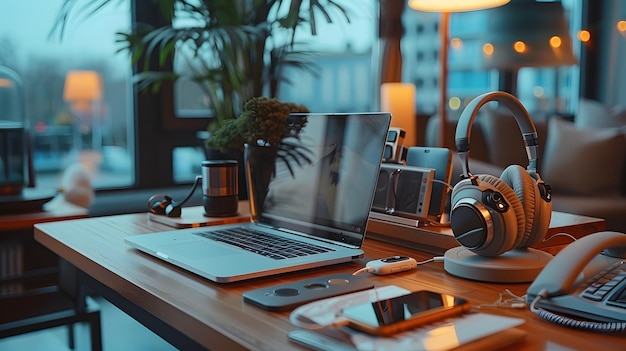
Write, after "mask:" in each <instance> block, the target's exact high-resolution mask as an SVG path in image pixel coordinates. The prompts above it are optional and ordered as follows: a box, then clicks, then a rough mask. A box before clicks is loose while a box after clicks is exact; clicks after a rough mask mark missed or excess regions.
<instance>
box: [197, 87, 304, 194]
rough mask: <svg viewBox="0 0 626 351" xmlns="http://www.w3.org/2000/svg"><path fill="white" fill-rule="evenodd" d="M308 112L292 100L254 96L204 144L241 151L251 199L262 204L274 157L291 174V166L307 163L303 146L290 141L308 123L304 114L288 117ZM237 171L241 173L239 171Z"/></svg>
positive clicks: (271, 175)
mask: <svg viewBox="0 0 626 351" xmlns="http://www.w3.org/2000/svg"><path fill="white" fill-rule="evenodd" d="M298 112H309V110H308V109H307V108H306V107H305V106H303V105H298V104H295V103H285V102H281V101H279V100H277V99H276V98H267V97H262V96H259V97H253V98H251V99H250V100H248V101H247V102H246V103H245V104H244V105H243V111H242V112H241V114H240V115H239V116H238V117H237V118H234V119H229V120H227V121H225V122H224V123H222V124H221V125H220V126H219V128H217V129H216V130H215V131H214V133H213V135H212V136H211V138H209V139H208V141H207V144H208V147H209V148H212V149H215V150H219V151H221V152H224V153H229V151H230V150H243V151H244V153H243V158H244V160H243V162H244V163H245V167H246V169H247V172H242V173H245V174H246V176H247V177H248V178H247V182H248V184H249V185H250V184H253V185H252V186H248V190H253V191H249V193H248V196H249V198H250V200H253V199H254V198H256V199H257V201H256V202H255V203H263V199H264V198H265V195H266V194H267V186H268V184H269V181H270V179H271V178H272V177H273V175H274V173H275V169H274V165H275V161H276V158H278V159H279V160H280V161H282V162H284V164H285V165H286V167H287V169H289V171H290V172H291V173H292V174H293V172H294V171H293V167H294V165H303V164H305V163H310V162H311V160H310V158H309V157H308V155H307V151H308V150H306V149H303V148H302V147H301V146H298V143H296V142H293V141H295V139H298V138H299V134H300V131H301V130H302V128H304V127H305V126H306V124H307V118H306V117H304V116H300V117H295V118H292V119H289V115H290V114H291V113H298ZM242 173H240V174H242Z"/></svg>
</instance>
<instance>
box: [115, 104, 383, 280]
mask: <svg viewBox="0 0 626 351" xmlns="http://www.w3.org/2000/svg"><path fill="white" fill-rule="evenodd" d="M303 118H304V119H306V124H305V126H304V127H303V128H302V129H301V130H300V132H299V133H298V134H297V135H291V136H290V137H288V138H284V139H283V140H282V141H281V146H280V147H279V148H278V152H277V157H275V160H274V165H273V166H274V170H273V172H272V173H273V174H272V176H271V177H270V179H269V184H268V185H267V188H266V189H263V190H262V191H259V189H258V187H257V188H256V189H251V184H259V183H260V182H258V179H256V180H255V179H250V178H251V177H254V176H256V175H255V174H256V172H254V170H253V172H250V173H249V175H250V176H249V177H248V178H249V179H248V190H249V193H250V194H253V193H255V194H259V193H261V194H263V196H254V197H252V196H251V200H250V206H251V213H252V214H253V215H252V221H250V222H245V223H235V224H224V225H216V226H208V227H200V228H186V229H178V230H171V231H164V232H157V233H149V234H140V235H134V236H129V237H126V238H125V242H126V243H128V244H129V245H131V246H133V247H135V248H137V249H139V250H141V251H143V252H146V253H148V254H150V255H153V256H154V257H157V258H159V259H161V260H164V261H167V262H169V263H172V264H174V265H176V266H179V267H181V268H183V269H186V270H188V271H190V272H193V273H195V274H198V275H200V276H202V277H205V278H207V279H209V280H211V281H214V282H217V283H227V282H235V281H241V280H246V279H252V278H259V277H264V276H270V275H276V274H280V273H286V272H293V271H299V270H303V269H308V268H315V267H321V266H326V265H332V264H337V263H342V262H349V261H351V260H355V259H358V258H361V257H363V251H362V250H361V245H362V243H363V240H364V238H365V232H366V228H367V221H368V216H369V213H370V210H371V206H372V201H373V198H374V192H375V190H376V182H377V179H378V173H379V169H380V163H381V160H382V156H383V150H384V146H385V140H386V137H387V130H388V129H389V123H390V121H391V115H390V114H389V113H345V114H314V113H307V114H302V113H294V114H291V115H290V116H289V122H290V123H291V122H293V121H296V120H298V119H299V120H302V119H303ZM246 166H248V165H246ZM261 183H262V182H261ZM183 211H184V209H183ZM285 241H286V242H287V243H284V242H285ZM268 242H269V244H268Z"/></svg>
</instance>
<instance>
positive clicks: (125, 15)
mask: <svg viewBox="0 0 626 351" xmlns="http://www.w3.org/2000/svg"><path fill="white" fill-rule="evenodd" d="M61 2H62V0H34V1H28V2H23V1H12V2H6V3H5V4H3V9H2V11H1V12H0V23H2V26H1V27H0V65H4V66H7V67H9V68H11V69H12V70H14V71H15V72H17V73H18V75H19V76H20V77H21V80H22V83H23V84H22V85H23V92H24V97H25V118H26V121H27V123H28V125H30V127H31V128H30V129H31V135H32V143H33V147H34V148H33V161H34V166H35V171H36V177H37V184H38V186H39V187H45V188H56V187H58V186H59V182H60V177H61V174H62V173H63V171H64V170H65V169H66V168H67V167H68V166H70V165H72V164H74V163H80V164H82V165H83V166H84V167H85V168H86V169H87V170H88V172H89V173H90V174H91V176H92V180H93V184H94V186H95V187H97V188H104V187H119V186H128V185H130V184H132V183H133V182H134V174H135V171H134V156H133V155H134V152H133V150H134V145H133V142H132V135H133V128H134V126H133V123H132V121H133V118H132V114H133V108H132V96H131V92H132V89H131V81H130V77H131V67H130V65H129V64H128V57H127V55H124V54H122V53H117V54H116V49H117V48H116V46H115V32H117V31H123V30H128V28H130V9H129V8H128V7H124V6H111V7H109V8H107V9H105V10H103V11H102V12H101V13H98V14H97V15H95V16H93V18H91V19H90V20H89V22H81V21H72V22H71V24H70V25H69V27H68V28H67V31H66V35H65V37H64V38H63V40H58V39H56V38H49V37H48V35H49V33H50V31H51V30H52V28H53V23H54V20H55V15H56V13H57V11H58V9H59V7H60V5H61ZM1 110H2V108H1V107H0V111H1ZM0 113H1V112H0ZM0 118H1V117H0Z"/></svg>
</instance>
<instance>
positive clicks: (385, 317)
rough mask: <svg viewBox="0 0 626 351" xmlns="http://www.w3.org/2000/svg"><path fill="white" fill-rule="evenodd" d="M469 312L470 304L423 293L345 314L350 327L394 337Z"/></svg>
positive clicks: (358, 306) (397, 298)
mask: <svg viewBox="0 0 626 351" xmlns="http://www.w3.org/2000/svg"><path fill="white" fill-rule="evenodd" d="M469 309H470V304H469V302H468V301H467V300H465V299H462V298H459V297H455V296H452V295H448V294H440V293H437V292H433V291H428V290H420V291H416V292H412V293H410V294H407V295H401V296H398V297H394V298H391V299H385V300H378V301H374V302H368V303H364V304H359V305H355V306H350V307H348V308H345V309H344V310H343V311H342V315H343V316H344V317H346V318H347V319H348V322H349V324H348V326H349V327H352V328H354V329H356V330H360V331H363V332H366V333H368V334H372V335H379V336H391V335H394V334H397V333H400V332H403V331H406V330H410V329H413V328H416V327H419V326H422V325H426V324H430V323H434V322H438V321H441V320H444V319H447V318H450V317H454V316H458V315H461V314H463V313H465V312H467V311H469Z"/></svg>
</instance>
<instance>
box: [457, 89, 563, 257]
mask: <svg viewBox="0 0 626 351" xmlns="http://www.w3.org/2000/svg"><path fill="white" fill-rule="evenodd" d="M490 101H497V102H499V103H501V104H502V105H504V106H506V107H507V108H508V109H509V110H511V112H512V113H513V117H515V120H516V121H517V125H518V126H519V128H520V130H521V132H522V137H523V139H524V144H525V146H526V153H527V155H528V167H527V168H526V169H524V168H523V167H521V166H519V165H511V166H509V167H507V168H506V169H505V170H504V172H502V175H501V176H500V178H498V177H496V176H492V175H473V174H472V173H471V172H470V170H469V151H470V131H471V127H472V123H473V122H474V119H475V118H476V115H477V114H478V110H479V109H480V108H481V107H482V106H483V105H485V104H486V103H487V102H490ZM537 139H538V138H537V130H536V128H535V125H534V124H533V122H532V119H531V118H530V116H529V114H528V111H526V108H524V106H523V105H522V103H521V102H520V101H519V100H518V99H517V98H516V97H514V96H513V95H511V94H509V93H505V92H491V93H486V94H483V95H480V96H478V97H476V98H474V99H473V100H472V101H471V102H470V103H469V104H468V105H467V107H466V108H465V110H464V111H463V113H462V114H461V118H460V119H459V122H458V124H457V128H456V135H455V140H456V148H457V152H458V154H459V157H460V158H461V165H462V167H463V178H464V179H463V180H461V181H460V182H459V183H457V184H456V186H455V187H454V189H453V190H452V195H451V210H450V226H451V227H452V231H453V233H454V236H455V237H456V240H457V241H458V242H459V243H460V244H461V245H463V246H465V247H466V248H468V249H469V250H470V251H472V252H474V253H476V254H477V255H481V256H497V255H500V254H502V253H504V252H506V251H509V250H512V249H522V248H527V247H529V246H532V245H533V244H535V243H537V242H538V241H540V240H541V239H542V238H543V237H544V235H545V234H546V232H547V230H548V227H549V225H550V218H551V216H552V202H551V192H550V186H549V185H547V184H545V183H544V182H543V180H541V177H539V173H538V172H537Z"/></svg>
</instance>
